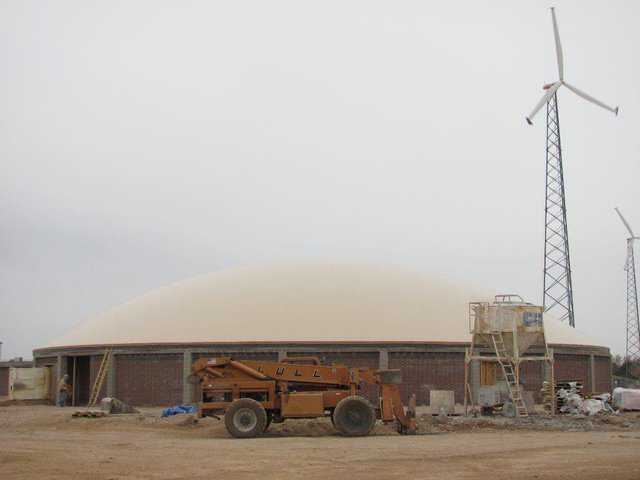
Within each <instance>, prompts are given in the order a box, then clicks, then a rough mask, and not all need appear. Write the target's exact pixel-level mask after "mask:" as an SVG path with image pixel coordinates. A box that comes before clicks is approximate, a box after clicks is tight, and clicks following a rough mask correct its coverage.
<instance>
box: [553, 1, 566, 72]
mask: <svg viewBox="0 0 640 480" xmlns="http://www.w3.org/2000/svg"><path fill="white" fill-rule="evenodd" d="M551 20H552V21H553V36H554V38H555V40H556V57H557V58H558V74H560V80H561V81H562V80H564V57H563V55H562V44H561V43H560V32H559V31H558V21H557V20H556V9H555V8H553V7H551Z"/></svg>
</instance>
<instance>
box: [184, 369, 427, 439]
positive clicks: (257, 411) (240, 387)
mask: <svg viewBox="0 0 640 480" xmlns="http://www.w3.org/2000/svg"><path fill="white" fill-rule="evenodd" d="M192 371H193V374H194V376H195V377H196V378H197V380H198V381H199V383H200V390H201V395H202V396H201V401H200V402H199V404H198V406H199V415H200V416H216V417H217V415H219V414H224V422H225V426H226V427H227V430H228V431H229V433H230V434H231V435H233V436H234V437H237V438H250V437H255V436H257V435H261V434H262V433H263V432H265V431H266V430H267V428H269V424H270V423H271V422H274V423H279V422H284V420H285V419H287V418H317V417H330V418H331V421H332V422H333V425H334V426H335V428H336V430H338V432H340V433H341V434H342V435H346V436H360V435H367V434H368V433H369V432H371V429H372V428H373V426H374V424H375V422H376V419H377V418H380V419H381V420H382V421H383V422H385V423H388V422H393V421H395V422H396V424H397V429H398V432H400V433H415V431H416V422H415V402H412V403H413V407H414V408H409V409H408V411H406V412H405V409H404V406H403V405H402V400H401V399H400V391H399V389H398V384H399V383H400V382H401V377H400V371H399V370H371V369H368V368H349V367H346V366H344V365H321V363H320V361H319V360H318V358H316V357H295V358H285V359H283V360H282V361H280V362H262V361H256V360H234V359H233V358H230V357H218V358H201V359H199V360H198V361H196V362H195V363H194V364H193V366H192ZM361 384H369V385H378V386H379V389H380V405H379V408H374V407H373V406H372V405H371V403H370V402H369V401H368V400H367V399H366V398H364V397H363V396H361V395H360V394H359V393H360V386H361Z"/></svg>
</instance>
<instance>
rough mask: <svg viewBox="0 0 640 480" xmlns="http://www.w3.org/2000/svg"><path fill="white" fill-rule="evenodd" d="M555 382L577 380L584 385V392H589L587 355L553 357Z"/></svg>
mask: <svg viewBox="0 0 640 480" xmlns="http://www.w3.org/2000/svg"><path fill="white" fill-rule="evenodd" d="M554 360H555V362H554V369H555V377H556V382H562V381H565V380H577V381H579V382H582V384H583V385H584V392H585V393H588V392H591V379H590V378H589V377H590V375H589V369H590V359H589V356H588V355H554Z"/></svg>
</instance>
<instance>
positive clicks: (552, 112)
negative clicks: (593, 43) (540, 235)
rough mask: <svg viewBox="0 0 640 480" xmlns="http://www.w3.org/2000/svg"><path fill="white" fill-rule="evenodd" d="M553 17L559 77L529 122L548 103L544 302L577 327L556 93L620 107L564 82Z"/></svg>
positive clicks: (562, 65) (530, 116) (560, 50)
mask: <svg viewBox="0 0 640 480" xmlns="http://www.w3.org/2000/svg"><path fill="white" fill-rule="evenodd" d="M551 20H552V23H553V35H554V38H555V44H556V57H557V62H558V74H559V80H557V81H556V82H553V83H548V84H546V85H544V86H543V89H544V90H546V92H545V94H544V95H543V96H542V98H541V99H540V101H539V102H538V103H537V105H536V106H535V107H534V109H533V111H532V112H531V113H530V114H529V116H528V117H527V123H529V125H531V124H532V123H533V122H532V119H533V117H534V116H535V115H536V114H537V113H538V111H540V109H541V108H542V106H543V105H545V104H546V105H547V144H546V187H545V215H544V217H545V222H544V227H545V233H544V283H543V292H544V293H543V305H544V309H545V312H548V311H553V312H554V313H556V315H557V317H558V318H559V319H560V320H562V321H566V322H568V323H569V325H571V326H572V327H574V326H575V315H574V308H573V286H572V282H571V260H570V255H569V231H568V228H567V204H566V196H565V187H564V172H563V168H562V144H561V141H560V117H559V114H558V95H557V92H558V89H559V88H560V87H563V86H564V87H567V88H568V89H569V90H571V91H572V92H573V93H575V94H576V95H578V96H579V97H581V98H583V99H585V100H587V101H589V102H591V103H594V104H596V105H598V106H600V107H602V108H604V109H606V110H609V111H610V112H613V113H615V114H616V115H617V114H618V107H615V108H614V107H610V106H609V105H607V104H605V103H602V102H601V101H600V100H597V99H595V98H594V97H592V96H590V95H588V94H586V93H585V92H583V91H582V90H578V89H577V88H576V87H574V86H573V85H570V84H568V83H567V82H565V80H564V58H563V54H562V45H561V43H560V33H559V31H558V22H557V20H556V13H555V9H554V8H553V7H552V8H551Z"/></svg>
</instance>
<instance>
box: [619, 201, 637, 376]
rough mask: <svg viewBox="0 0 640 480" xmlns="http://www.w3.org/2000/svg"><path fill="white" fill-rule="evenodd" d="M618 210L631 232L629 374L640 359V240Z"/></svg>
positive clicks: (628, 286)
mask: <svg viewBox="0 0 640 480" xmlns="http://www.w3.org/2000/svg"><path fill="white" fill-rule="evenodd" d="M616 212H617V213H618V215H619V216H620V220H622V223H624V226H625V227H626V228H627V231H628V232H629V237H628V238H627V261H626V263H625V265H624V269H625V271H626V272H627V348H626V354H625V363H626V365H627V374H629V364H630V363H631V362H634V361H638V360H640V315H639V314H638V290H637V289H636V261H635V257H634V255H633V247H634V242H635V241H636V240H640V237H636V236H635V235H634V233H633V230H631V226H630V225H629V223H628V222H627V221H626V220H625V218H624V217H623V216H622V213H621V212H620V209H619V208H618V207H616Z"/></svg>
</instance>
